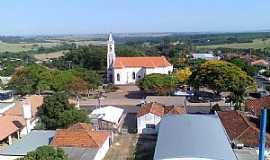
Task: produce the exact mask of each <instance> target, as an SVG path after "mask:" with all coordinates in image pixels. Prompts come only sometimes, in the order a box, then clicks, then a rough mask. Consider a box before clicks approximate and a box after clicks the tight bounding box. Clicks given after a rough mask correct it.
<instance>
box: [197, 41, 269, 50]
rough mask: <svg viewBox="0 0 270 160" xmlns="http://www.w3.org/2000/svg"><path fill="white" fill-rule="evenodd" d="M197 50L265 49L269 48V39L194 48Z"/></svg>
mask: <svg viewBox="0 0 270 160" xmlns="http://www.w3.org/2000/svg"><path fill="white" fill-rule="evenodd" d="M196 47H197V48H198V49H215V48H238V49H239V48H254V49H260V48H262V49H263V48H266V47H270V39H267V40H265V41H263V40H262V39H255V40H253V42H252V43H232V44H218V45H207V46H196Z"/></svg>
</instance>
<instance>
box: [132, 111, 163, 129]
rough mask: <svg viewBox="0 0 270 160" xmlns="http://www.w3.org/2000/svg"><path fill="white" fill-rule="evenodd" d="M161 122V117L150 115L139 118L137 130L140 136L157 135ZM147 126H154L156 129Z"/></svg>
mask: <svg viewBox="0 0 270 160" xmlns="http://www.w3.org/2000/svg"><path fill="white" fill-rule="evenodd" d="M160 120H161V117H159V116H157V115H154V114H152V113H148V114H146V115H143V116H141V117H137V130H138V134H156V133H157V131H158V124H159V122H160ZM146 124H154V125H155V126H156V128H155V129H151V128H146Z"/></svg>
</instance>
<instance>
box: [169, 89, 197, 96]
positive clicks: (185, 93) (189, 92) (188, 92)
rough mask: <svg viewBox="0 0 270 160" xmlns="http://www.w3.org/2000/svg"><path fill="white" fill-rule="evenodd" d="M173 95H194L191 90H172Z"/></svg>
mask: <svg viewBox="0 0 270 160" xmlns="http://www.w3.org/2000/svg"><path fill="white" fill-rule="evenodd" d="M174 95H175V96H194V93H192V92H191V91H187V92H185V91H180V90H179V91H175V92H174Z"/></svg>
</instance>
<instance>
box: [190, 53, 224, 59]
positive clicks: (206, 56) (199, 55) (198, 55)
mask: <svg viewBox="0 0 270 160" xmlns="http://www.w3.org/2000/svg"><path fill="white" fill-rule="evenodd" d="M192 57H193V59H204V60H219V57H216V56H214V55H213V54H211V53H192Z"/></svg>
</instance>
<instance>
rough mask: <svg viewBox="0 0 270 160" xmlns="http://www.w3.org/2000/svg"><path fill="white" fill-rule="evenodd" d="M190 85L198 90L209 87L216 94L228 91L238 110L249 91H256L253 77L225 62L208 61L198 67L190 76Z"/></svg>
mask: <svg viewBox="0 0 270 160" xmlns="http://www.w3.org/2000/svg"><path fill="white" fill-rule="evenodd" d="M189 83H190V84H191V85H192V86H193V87H194V88H196V89H199V87H201V86H203V87H207V88H209V89H212V90H213V91H214V92H215V93H216V94H219V93H220V92H223V91H226V92H231V93H232V101H233V103H234V105H235V108H236V109H240V106H241V103H242V102H243V100H244V98H243V97H244V95H245V93H246V91H247V90H251V89H255V88H256V87H255V83H254V80H253V78H252V77H250V76H248V75H247V73H246V72H244V71H242V70H241V68H239V67H237V66H236V65H234V64H232V63H229V62H225V61H217V60H214V61H207V62H205V63H203V64H202V65H200V66H199V67H197V68H196V69H195V70H194V72H193V73H192V75H191V76H190V79H189Z"/></svg>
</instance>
